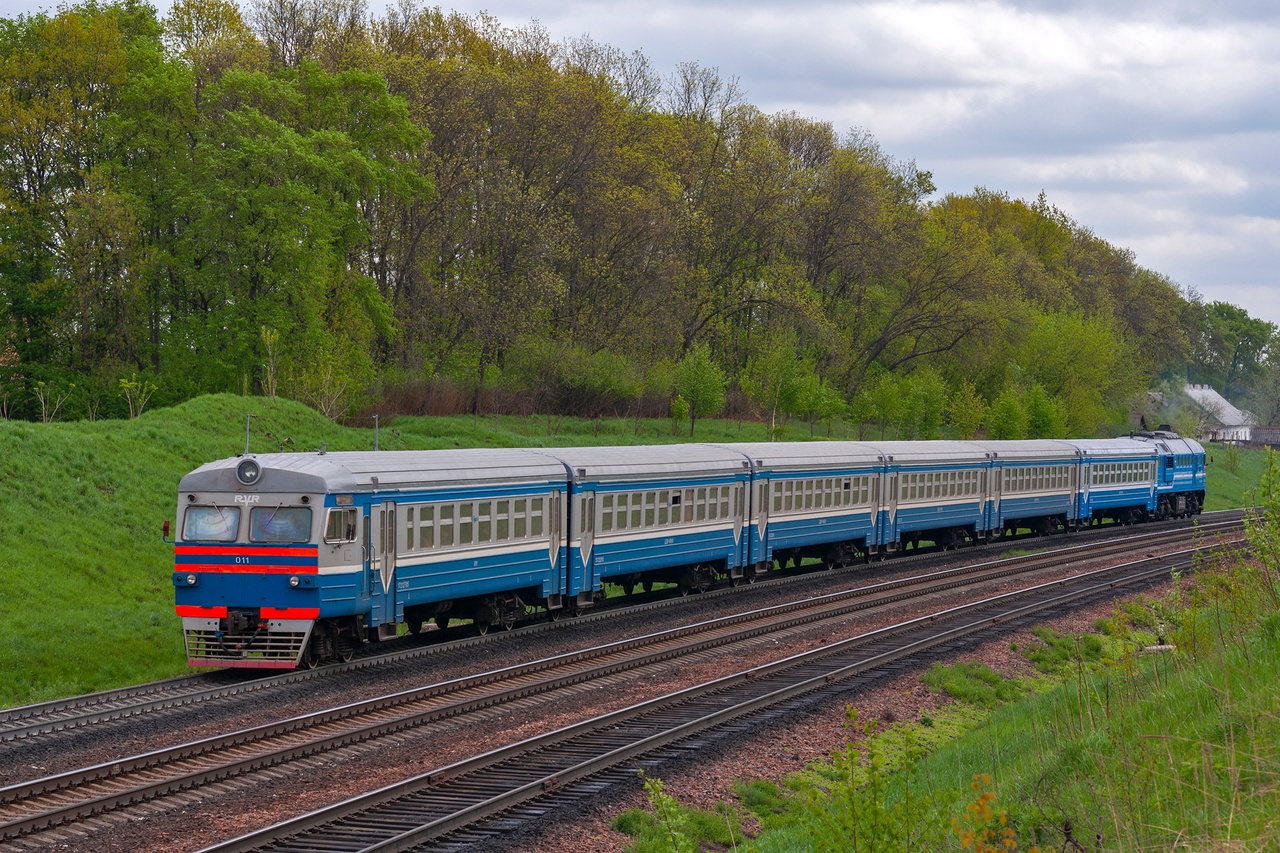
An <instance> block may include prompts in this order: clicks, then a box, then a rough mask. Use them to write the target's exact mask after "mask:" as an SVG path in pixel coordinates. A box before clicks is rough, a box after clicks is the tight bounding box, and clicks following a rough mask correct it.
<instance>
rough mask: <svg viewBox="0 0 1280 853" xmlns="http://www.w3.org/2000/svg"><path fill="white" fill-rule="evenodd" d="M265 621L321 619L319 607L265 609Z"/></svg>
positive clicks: (263, 614) (263, 611)
mask: <svg viewBox="0 0 1280 853" xmlns="http://www.w3.org/2000/svg"><path fill="white" fill-rule="evenodd" d="M262 618H263V619H319V618H320V608H319V607H264V608H262Z"/></svg>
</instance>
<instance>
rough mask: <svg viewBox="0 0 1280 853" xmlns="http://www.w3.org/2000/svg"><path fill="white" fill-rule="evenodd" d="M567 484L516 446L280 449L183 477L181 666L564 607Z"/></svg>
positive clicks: (256, 663) (345, 653)
mask: <svg viewBox="0 0 1280 853" xmlns="http://www.w3.org/2000/svg"><path fill="white" fill-rule="evenodd" d="M566 490H567V482H566V477H565V470H564V467H563V466H562V465H561V464H560V463H559V462H557V461H556V460H554V459H550V458H548V457H547V456H544V455H542V454H538V453H534V452H530V451H525V450H515V449H512V450H507V449H499V450H435V451H408V452H399V453H363V452H359V453H323V452H321V453H290V454H265V455H259V456H242V457H235V458H232V459H223V460H220V461H217V462H211V463H209V464H207V465H204V466H202V467H200V468H198V469H196V470H195V471H193V472H191V473H190V474H188V475H187V476H185V477H183V478H182V481H181V483H180V484H179V496H178V508H177V532H176V537H175V539H176V541H175V549H174V550H175V565H174V574H173V583H174V588H175V599H176V609H177V613H178V615H179V616H180V617H182V627H183V633H184V636H185V639H186V649H187V661H188V663H189V664H190V665H192V666H221V667H261V668H292V667H295V666H298V665H314V664H315V663H317V662H318V661H319V660H321V659H324V658H334V657H336V658H344V659H345V658H348V657H350V655H351V652H352V651H353V650H354V648H355V646H356V645H358V644H360V643H362V642H365V641H366V640H368V639H377V638H387V637H392V636H395V635H396V633H397V626H398V624H399V623H407V624H409V625H410V627H411V628H414V627H418V626H421V624H422V623H423V622H424V621H425V620H428V619H439V620H443V621H447V620H448V619H449V618H450V617H453V616H457V617H462V618H466V619H472V620H474V621H475V622H476V623H477V625H483V626H486V627H487V625H488V624H490V623H506V622H508V621H509V620H514V619H515V618H517V616H518V615H519V614H522V613H523V612H524V611H525V610H530V609H532V608H536V607H543V608H558V607H561V606H563V599H564V593H565V589H564V587H565V573H564V564H565V553H564V548H563V544H562V536H561V530H562V519H563V516H564V510H565V492H566Z"/></svg>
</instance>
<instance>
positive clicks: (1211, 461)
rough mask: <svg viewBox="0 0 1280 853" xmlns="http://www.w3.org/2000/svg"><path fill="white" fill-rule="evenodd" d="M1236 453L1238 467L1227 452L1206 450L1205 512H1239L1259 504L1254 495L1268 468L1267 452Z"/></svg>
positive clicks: (1219, 447) (1216, 447) (1214, 447)
mask: <svg viewBox="0 0 1280 853" xmlns="http://www.w3.org/2000/svg"><path fill="white" fill-rule="evenodd" d="M1235 453H1236V455H1237V458H1238V460H1239V461H1238V464H1236V463H1233V462H1232V460H1231V455H1232V454H1231V452H1230V451H1229V449H1228V448H1226V447H1223V446H1222V445H1218V444H1213V445H1206V446H1205V454H1206V458H1207V459H1208V464H1207V466H1206V468H1207V470H1206V491H1205V499H1204V509H1205V511H1206V512H1216V511H1218V510H1222V509H1238V508H1239V507H1245V506H1253V505H1254V504H1255V503H1256V499H1255V496H1254V492H1255V491H1256V489H1257V486H1258V480H1259V478H1261V476H1262V469H1263V467H1264V466H1265V464H1266V457H1267V454H1266V451H1264V450H1236V451H1235ZM1232 468H1234V469H1235V470H1232Z"/></svg>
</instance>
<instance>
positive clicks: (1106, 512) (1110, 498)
mask: <svg viewBox="0 0 1280 853" xmlns="http://www.w3.org/2000/svg"><path fill="white" fill-rule="evenodd" d="M1066 443H1067V444H1070V445H1072V446H1073V447H1075V448H1077V449H1078V450H1079V451H1080V487H1079V489H1078V490H1077V495H1076V500H1077V513H1076V517H1077V518H1078V519H1079V523H1080V524H1081V525H1082V526H1083V525H1087V524H1097V523H1099V522H1101V521H1103V520H1104V519H1109V520H1111V521H1116V522H1119V523H1121V524H1134V523H1136V522H1138V521H1143V520H1145V519H1147V518H1149V517H1152V516H1153V515H1154V514H1155V511H1156V463H1157V457H1156V448H1155V446H1154V445H1152V444H1151V443H1149V442H1145V441H1138V440H1136V439H1132V438H1113V439H1073V440H1071V441H1068V442H1066Z"/></svg>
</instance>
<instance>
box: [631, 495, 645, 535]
mask: <svg viewBox="0 0 1280 853" xmlns="http://www.w3.org/2000/svg"><path fill="white" fill-rule="evenodd" d="M641 500H642V496H641V494H640V493H639V492H633V493H632V495H631V500H630V501H629V503H630V504H631V529H632V530H639V529H640V517H641V515H642V514H643V513H644V506H643V505H642V504H641Z"/></svg>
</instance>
